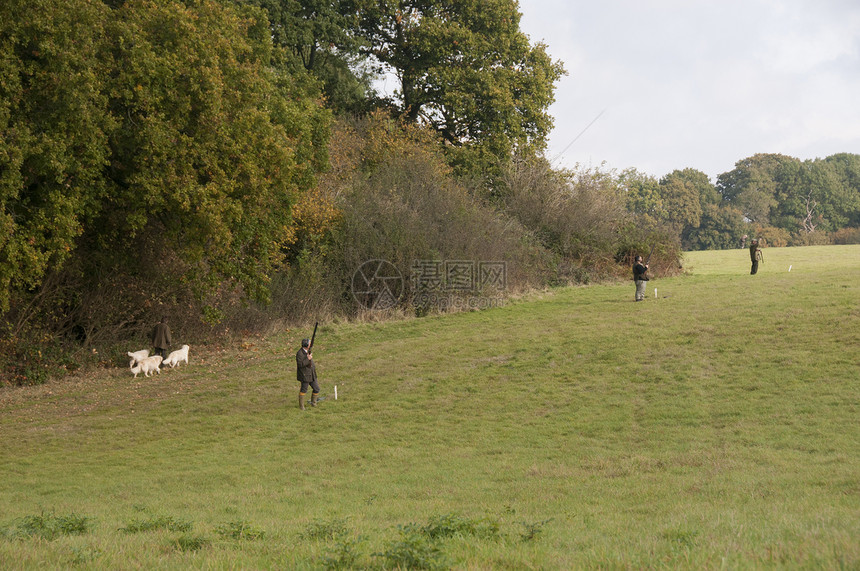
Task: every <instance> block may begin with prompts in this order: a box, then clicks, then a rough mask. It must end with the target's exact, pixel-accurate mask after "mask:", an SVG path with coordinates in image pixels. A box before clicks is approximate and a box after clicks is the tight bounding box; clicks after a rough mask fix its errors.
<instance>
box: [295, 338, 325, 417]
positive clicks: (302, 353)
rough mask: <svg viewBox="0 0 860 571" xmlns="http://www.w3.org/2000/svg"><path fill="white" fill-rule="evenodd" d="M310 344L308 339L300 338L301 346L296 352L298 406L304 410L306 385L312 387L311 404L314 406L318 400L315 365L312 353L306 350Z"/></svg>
mask: <svg viewBox="0 0 860 571" xmlns="http://www.w3.org/2000/svg"><path fill="white" fill-rule="evenodd" d="M310 344H311V340H310V339H302V348H301V349H299V352H298V353H296V380H298V381H299V382H300V383H301V384H302V386H301V388H300V389H299V408H300V409H301V410H305V393H307V392H308V386H310V387H311V389H313V392H312V393H311V406H316V405H317V401H318V400H319V394H320V385H319V383H318V382H317V367H316V365H315V364H314V356H313V353H311V352H309V351H308V346H309V345H310Z"/></svg>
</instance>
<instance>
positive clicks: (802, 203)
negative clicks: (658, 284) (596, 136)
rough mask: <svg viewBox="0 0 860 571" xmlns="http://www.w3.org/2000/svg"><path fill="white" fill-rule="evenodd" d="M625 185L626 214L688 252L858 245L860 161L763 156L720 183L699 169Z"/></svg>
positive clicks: (626, 176) (638, 177) (635, 178)
mask: <svg viewBox="0 0 860 571" xmlns="http://www.w3.org/2000/svg"><path fill="white" fill-rule="evenodd" d="M620 178H621V179H622V183H623V184H624V185H626V187H627V197H628V201H627V206H628V208H629V209H630V210H631V211H632V212H635V213H638V214H641V215H642V216H645V217H647V218H651V219H656V220H661V221H663V222H664V223H665V224H668V225H669V226H670V227H671V228H672V229H673V231H674V233H676V234H677V235H678V236H679V238H680V240H681V244H682V246H683V248H684V249H687V250H710V249H726V248H737V247H739V246H740V245H741V244H742V242H744V237H752V236H758V237H762V238H764V239H765V240H766V241H767V243H768V244H769V245H771V246H805V245H813V244H830V243H860V155H856V154H849V153H839V154H835V155H832V156H829V157H826V158H824V159H814V160H806V161H801V160H800V159H797V158H794V157H789V156H786V155H781V154H757V155H754V156H752V157H748V158H746V159H742V160H740V161H738V162H737V163H736V164H735V168H734V169H732V170H731V171H729V172H726V173H722V174H720V175H719V176H717V180H716V182H715V183H711V181H710V180H709V178H708V176H707V175H705V174H704V173H702V172H701V171H697V170H695V169H684V170H676V171H673V172H672V173H669V174H667V175H666V176H664V177H663V178H661V179H659V180H657V179H656V178H654V177H651V176H648V175H644V174H642V173H638V172H636V171H635V170H630V171H626V172H624V173H621V175H620Z"/></svg>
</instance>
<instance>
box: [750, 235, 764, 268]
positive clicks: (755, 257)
mask: <svg viewBox="0 0 860 571" xmlns="http://www.w3.org/2000/svg"><path fill="white" fill-rule="evenodd" d="M759 260H761V248H759V247H758V238H753V240H752V242H750V261H751V262H752V269H751V270H750V275H751V276H754V275H755V274H756V272H758V261H759Z"/></svg>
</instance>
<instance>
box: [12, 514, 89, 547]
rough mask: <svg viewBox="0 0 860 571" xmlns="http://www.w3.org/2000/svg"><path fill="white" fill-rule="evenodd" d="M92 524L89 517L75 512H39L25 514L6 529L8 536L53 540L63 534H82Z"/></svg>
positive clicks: (86, 531) (87, 530)
mask: <svg viewBox="0 0 860 571" xmlns="http://www.w3.org/2000/svg"><path fill="white" fill-rule="evenodd" d="M92 525H93V521H92V519H91V518H89V517H86V516H81V515H77V514H74V513H73V514H69V515H56V514H53V513H51V514H45V513H42V514H39V515H31V516H26V517H24V518H22V519H21V520H19V521H18V523H17V525H15V526H13V527H12V528H10V529H8V530H7V531H6V534H7V535H8V536H10V537H21V538H25V537H40V538H42V539H45V540H47V541H53V540H54V539H57V538H58V537H61V536H64V535H84V534H86V533H88V532H89V531H90V528H91V527H92Z"/></svg>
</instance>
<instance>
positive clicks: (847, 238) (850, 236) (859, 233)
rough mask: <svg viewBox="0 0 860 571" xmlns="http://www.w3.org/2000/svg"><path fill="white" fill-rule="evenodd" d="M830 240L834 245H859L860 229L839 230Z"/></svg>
mask: <svg viewBox="0 0 860 571" xmlns="http://www.w3.org/2000/svg"><path fill="white" fill-rule="evenodd" d="M832 238H833V243H834V244H860V228H841V229H839V230H837V231H836V232H834V233H833V235H832Z"/></svg>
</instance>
